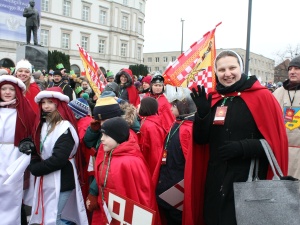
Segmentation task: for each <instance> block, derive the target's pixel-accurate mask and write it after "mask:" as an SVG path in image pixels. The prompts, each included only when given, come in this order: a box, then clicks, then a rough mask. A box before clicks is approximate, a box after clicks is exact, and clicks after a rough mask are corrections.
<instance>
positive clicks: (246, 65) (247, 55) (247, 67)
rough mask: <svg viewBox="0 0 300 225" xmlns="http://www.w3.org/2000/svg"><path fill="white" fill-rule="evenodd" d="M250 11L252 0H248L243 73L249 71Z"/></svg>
mask: <svg viewBox="0 0 300 225" xmlns="http://www.w3.org/2000/svg"><path fill="white" fill-rule="evenodd" d="M251 13H252V0H249V5H248V27H247V47H246V59H245V61H246V62H245V74H246V75H248V73H249V53H250V32H251Z"/></svg>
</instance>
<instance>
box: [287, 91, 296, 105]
mask: <svg viewBox="0 0 300 225" xmlns="http://www.w3.org/2000/svg"><path fill="white" fill-rule="evenodd" d="M296 91H297V89H295V93H294V96H293V98H291V95H290V90H288V94H289V99H290V102H291V107H292V105H293V102H294V100H295V96H296Z"/></svg>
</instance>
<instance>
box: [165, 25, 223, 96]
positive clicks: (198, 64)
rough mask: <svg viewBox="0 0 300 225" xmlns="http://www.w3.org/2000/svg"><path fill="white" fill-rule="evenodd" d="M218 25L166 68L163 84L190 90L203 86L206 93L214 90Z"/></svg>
mask: <svg viewBox="0 0 300 225" xmlns="http://www.w3.org/2000/svg"><path fill="white" fill-rule="evenodd" d="M220 24H221V23H219V24H217V25H216V27H215V28H214V29H213V30H211V31H209V32H207V33H206V34H204V35H203V37H202V38H201V39H200V40H199V41H197V42H195V43H194V44H193V45H191V47H190V48H189V49H188V50H187V51H185V52H184V53H182V54H181V55H180V56H179V57H178V58H177V59H176V60H175V61H174V62H173V64H172V65H170V66H169V67H168V68H167V70H166V71H165V72H164V74H163V77H164V78H165V84H170V85H172V86H176V87H179V86H182V87H189V88H190V89H191V88H193V87H196V86H197V85H198V84H199V85H204V87H205V88H206V91H207V93H209V92H212V91H214V90H215V85H216V80H215V75H214V74H215V71H214V60H215V57H216V48H215V30H216V28H217V26H219V25H220Z"/></svg>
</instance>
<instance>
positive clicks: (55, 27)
mask: <svg viewBox="0 0 300 225" xmlns="http://www.w3.org/2000/svg"><path fill="white" fill-rule="evenodd" d="M145 4H146V0H41V26H40V29H39V33H40V35H39V38H38V39H39V40H38V41H39V43H40V44H41V45H42V46H45V47H47V48H48V49H49V51H53V50H57V51H61V52H63V53H65V54H67V55H70V64H71V69H73V70H75V72H76V73H77V74H78V73H79V72H80V71H82V70H83V65H82V62H81V59H80V57H79V51H78V47H77V44H79V45H81V46H82V47H83V48H84V49H85V50H86V51H87V52H88V53H89V54H90V55H91V56H92V57H93V59H94V60H95V61H96V62H97V64H98V66H99V67H103V68H104V69H106V70H107V69H109V70H111V71H113V72H114V73H116V72H117V71H119V70H120V69H121V68H123V67H128V66H129V65H132V64H140V63H142V54H143V43H144V18H145ZM25 41H26V40H24V43H25ZM24 43H20V42H14V41H7V40H3V39H0V60H1V61H0V63H1V62H3V61H4V60H11V61H12V62H13V63H14V64H16V62H15V60H16V48H17V46H18V45H20V44H24Z"/></svg>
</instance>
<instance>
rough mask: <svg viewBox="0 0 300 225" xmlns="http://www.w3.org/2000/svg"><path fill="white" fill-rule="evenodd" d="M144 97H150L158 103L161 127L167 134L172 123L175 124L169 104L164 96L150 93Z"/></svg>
mask: <svg viewBox="0 0 300 225" xmlns="http://www.w3.org/2000/svg"><path fill="white" fill-rule="evenodd" d="M145 96H150V97H152V98H155V99H156V100H157V102H158V115H159V116H160V117H161V119H162V126H163V127H164V128H165V130H166V131H167V132H169V130H170V129H171V127H172V125H173V123H174V122H175V116H174V115H173V113H172V111H171V107H172V105H171V103H170V102H169V101H168V99H167V98H166V96H165V95H164V94H159V95H153V94H151V93H150V92H149V93H147V94H146V95H145Z"/></svg>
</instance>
